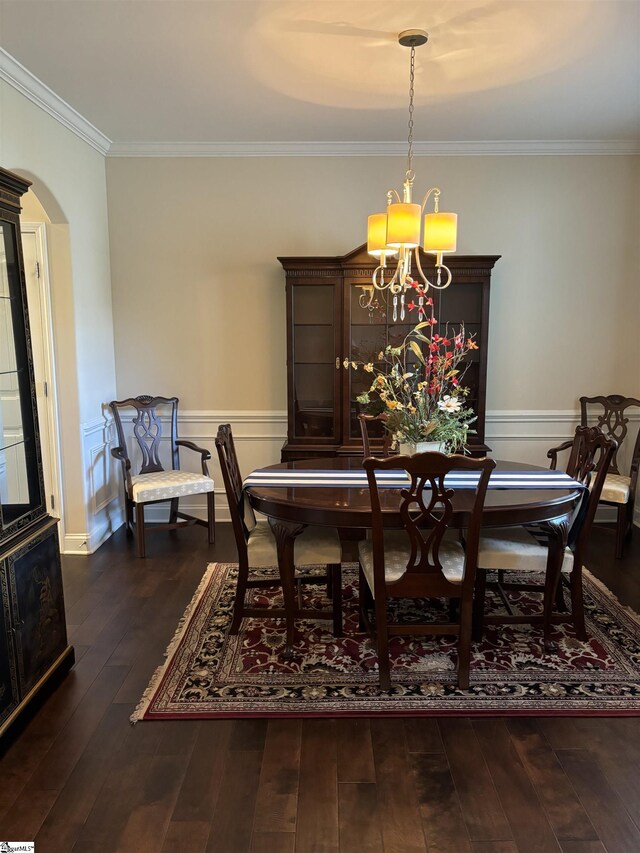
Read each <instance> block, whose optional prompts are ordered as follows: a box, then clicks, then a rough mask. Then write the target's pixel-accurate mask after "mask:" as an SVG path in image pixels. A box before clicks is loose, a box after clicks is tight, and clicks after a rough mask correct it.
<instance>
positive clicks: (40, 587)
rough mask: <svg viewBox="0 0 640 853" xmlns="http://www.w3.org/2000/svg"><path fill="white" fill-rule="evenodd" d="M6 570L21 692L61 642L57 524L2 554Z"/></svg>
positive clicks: (62, 623) (64, 637)
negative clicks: (11, 550)
mask: <svg viewBox="0 0 640 853" xmlns="http://www.w3.org/2000/svg"><path fill="white" fill-rule="evenodd" d="M7 575H8V582H9V592H10V597H11V616H12V621H13V624H14V626H15V628H16V634H15V637H16V655H17V660H18V682H19V687H20V695H21V696H24V695H25V694H26V693H28V692H29V690H30V689H31V688H32V687H33V686H34V685H35V684H36V683H37V681H38V680H39V679H40V678H41V677H42V675H44V673H45V672H46V670H47V669H48V668H49V667H50V666H51V664H52V663H53V662H54V661H55V659H56V658H57V657H58V656H59V655H61V654H62V652H63V651H64V650H65V648H66V645H67V631H66V626H65V615H64V596H63V592H62V570H61V565H60V551H59V548H58V531H57V528H56V527H55V526H51V527H48V528H47V529H45V530H44V531H43V532H42V533H40V534H39V535H38V536H36V537H35V538H34V539H32V540H31V541H30V542H28V544H26V545H25V546H24V547H23V548H20V549H19V550H17V551H14V552H13V553H12V554H11V555H10V556H9V557H8V558H7Z"/></svg>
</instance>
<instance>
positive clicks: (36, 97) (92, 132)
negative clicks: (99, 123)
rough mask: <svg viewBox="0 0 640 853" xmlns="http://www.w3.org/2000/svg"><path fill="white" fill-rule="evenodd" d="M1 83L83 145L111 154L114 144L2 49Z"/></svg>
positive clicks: (0, 61) (0, 56)
mask: <svg viewBox="0 0 640 853" xmlns="http://www.w3.org/2000/svg"><path fill="white" fill-rule="evenodd" d="M0 79H2V80H4V81H5V83H8V84H9V85H10V86H12V87H13V88H14V89H15V90H16V91H18V92H20V94H21V95H24V97H25V98H27V99H28V100H30V101H31V103H33V104H35V105H36V106H38V107H40V109H41V110H44V111H45V112H46V113H47V114H48V115H50V116H51V117H52V118H54V119H55V120H56V121H57V122H59V123H60V124H61V125H63V126H64V127H66V128H67V130H70V131H71V132H72V133H74V134H75V135H76V136H77V137H79V138H80V139H82V140H83V142H86V143H88V144H89V145H90V146H91V147H92V148H95V150H96V151H99V152H100V153H101V154H104V155H106V154H107V152H108V151H109V147H110V146H111V140H110V139H109V138H108V137H107V136H105V135H104V133H102V132H101V131H100V130H98V128H97V127H95V126H94V125H92V124H91V122H90V121H87V119H86V118H84V116H82V115H80V113H79V112H78V111H77V110H74V108H73V107H72V106H70V105H69V104H68V103H67V102H66V101H64V100H63V99H62V98H61V97H60V96H59V95H56V93H55V92H54V91H53V90H52V89H50V88H49V87H48V86H47V85H46V84H45V83H43V82H42V80H39V79H38V77H36V76H35V74H32V73H31V71H29V70H28V69H27V68H25V67H24V65H21V64H20V63H19V62H18V60H17V59H14V58H13V56H11V54H10V53H7V51H6V50H3V49H2V48H0Z"/></svg>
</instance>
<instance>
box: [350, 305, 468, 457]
mask: <svg viewBox="0 0 640 853" xmlns="http://www.w3.org/2000/svg"><path fill="white" fill-rule="evenodd" d="M432 305H433V303H432V301H431V300H430V299H429V300H428V303H427V307H432ZM415 307H418V306H415ZM420 308H421V309H422V305H420ZM424 316H426V312H425V311H424V309H423V310H421V311H420V313H419V317H424ZM436 324H437V320H435V318H434V317H433V315H432V316H431V317H428V318H427V319H425V320H422V321H421V322H419V323H418V324H417V325H416V326H415V328H413V329H412V330H411V331H410V332H409V334H408V335H407V336H406V337H405V339H404V341H403V342H402V344H401V345H400V346H397V347H392V346H388V347H386V349H384V350H381V351H380V352H378V353H377V364H375V365H374V363H373V361H369V362H357V361H349V360H348V359H345V361H344V362H343V365H344V367H345V368H351V369H353V370H358V368H359V367H361V368H362V369H363V370H364V371H366V372H367V373H371V374H372V376H373V378H372V381H371V386H370V388H369V390H368V391H365V392H364V393H363V394H360V395H358V397H357V398H356V399H357V400H358V402H359V403H360V404H361V405H363V406H365V407H366V408H367V411H368V412H370V413H371V414H379V413H380V412H386V414H387V421H386V424H385V428H386V429H387V431H388V432H389V433H391V435H392V437H393V441H394V445H397V444H398V443H410V444H417V443H418V442H422V441H434V442H443V443H444V444H445V445H446V449H447V451H448V452H449V453H456V452H458V451H461V450H463V449H464V446H465V444H466V440H467V434H468V432H469V427H470V425H471V424H472V423H473V422H474V421H475V420H476V416H475V414H474V412H473V410H472V409H470V408H467V407H466V406H465V398H466V397H468V395H469V392H470V389H469V388H467V387H465V386H464V385H463V379H464V374H465V372H466V370H467V368H468V367H469V362H468V361H465V360H466V358H467V356H468V354H469V352H470V351H471V350H477V349H478V345H477V344H476V342H475V341H474V336H473V335H471V336H469V337H467V336H466V334H465V329H464V325H462V326H460V328H459V329H458V330H457V331H455V330H454V329H451V330H450V329H449V327H447V328H446V330H445V334H444V336H441V335H438V334H434V333H433V326H435V325H436ZM425 332H428V333H427V334H425ZM411 355H413V357H414V358H413V359H411V358H410V356H411Z"/></svg>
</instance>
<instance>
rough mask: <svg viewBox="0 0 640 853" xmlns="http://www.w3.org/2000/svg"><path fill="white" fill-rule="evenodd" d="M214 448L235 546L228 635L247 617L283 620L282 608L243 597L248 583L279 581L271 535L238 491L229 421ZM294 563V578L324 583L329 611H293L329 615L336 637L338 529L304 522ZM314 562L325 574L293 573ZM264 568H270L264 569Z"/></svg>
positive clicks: (338, 634) (307, 615)
mask: <svg viewBox="0 0 640 853" xmlns="http://www.w3.org/2000/svg"><path fill="white" fill-rule="evenodd" d="M216 448H217V450H218V458H219V460H220V469H221V471H222V479H223V482H224V487H225V491H226V493H227V500H228V503H229V513H230V515H231V523H232V525H233V533H234V536H235V540H236V547H237V549H238V585H237V588H236V597H235V603H234V608H233V621H232V624H231V629H230V633H231V634H237V633H238V631H239V630H240V624H241V622H242V620H243V619H244V618H245V617H247V616H253V617H262V618H266V619H282V618H284V617H285V615H286V614H285V610H284V609H283V608H273V607H250V606H247V604H246V602H245V597H246V592H247V589H248V588H252V587H263V588H264V587H273V586H280V585H281V579H280V575H279V573H278V552H277V545H276V538H275V536H274V534H273V532H272V530H271V527H270V526H269V522H268V521H258V520H256V517H255V514H254V512H253V509H252V507H251V505H250V503H249V501H248V500H247V498H246V495H245V494H244V493H243V489H242V475H241V474H240V466H239V465H238V457H237V456H236V450H235V445H234V442H233V434H232V432H231V426H230V425H229V424H222V425H221V426H220V427H218V434H217V436H216ZM294 565H295V568H296V580H297V581H298V583H309V584H319V583H321V584H326V585H327V594H328V595H329V596H330V597H331V599H332V609H331V610H330V611H326V610H316V609H313V610H312V609H303V608H302V607H298V610H297V615H298V616H300V617H302V618H306V619H331V621H332V623H333V634H334V636H336V637H341V636H342V548H341V545H340V537H339V536H338V531H337V530H334V529H332V528H325V527H306V528H305V529H304V531H303V532H302V533H301V534H300V535H299V536H297V537H296V540H295V545H294ZM318 565H321V566H326V567H327V571H326V574H325V575H317V574H315V575H311V574H306V575H304V574H298V569H299V568H308V567H310V566H318ZM265 569H271V570H272V571H271V572H265V571H264V570H265ZM252 570H257V571H255V574H256V575H259V576H258V577H253V578H250V577H249V575H250V572H251V571H252ZM265 575H266V576H265ZM298 598H299V599H300V594H299V596H298Z"/></svg>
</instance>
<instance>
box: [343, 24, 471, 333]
mask: <svg viewBox="0 0 640 853" xmlns="http://www.w3.org/2000/svg"><path fill="white" fill-rule="evenodd" d="M428 38H429V37H428V34H427V33H426V32H424V30H404V31H403V32H401V33H400V35H399V36H398V41H399V43H400V44H401V45H403V46H404V47H409V48H411V65H410V74H409V136H408V146H409V147H408V153H407V171H406V173H405V177H404V184H403V191H402V197H400V194H399V193H398V192H397V191H396V190H394V189H392V190H389V191H388V192H387V209H386V211H385V212H384V213H374V214H372V215H371V216H370V217H369V220H368V229H367V252H368V253H369V254H370V255H372V256H373V257H375V258H379V261H380V263H379V266H378V267H377V268H376V269H375V271H374V273H373V279H372V285H369V286H367V287H366V288H363V290H364V293H363V294H362V296H361V298H360V304H361V305H362V307H364V308H371V307H372V305H373V300H374V295H375V292H376V291H382V290H388V291H389V292H390V293H391V294H392V296H393V319H394V321H396V320H397V319H398V302H399V303H400V305H399V307H400V319H401V320H404V317H405V294H406V292H407V290H408V289H409V288H410V287H411V286H412V284H414V281H417V283H418V285H419V286H420V288H421V290H422V291H424V292H426V291H427V290H428V289H429V288H430V287H433V288H436V289H437V290H444V288H445V287H448V286H449V285H450V284H451V271H450V270H449V269H448V267H446V266H445V265H444V263H443V257H444V255H445V254H446V253H447V252H455V250H456V235H457V227H458V216H457V214H455V213H445V212H442V211H440V210H439V203H440V190H439V188H438V187H432V188H431V189H430V190H428V191H427V193H426V195H425V196H424V198H423V200H422V204H416V203H415V202H414V201H413V198H412V195H413V183H414V180H415V172H414V171H413V168H412V162H413V110H414V107H413V91H414V79H415V52H416V47H419V46H420V45H422V44H426V42H427V40H428ZM430 200H432V203H433V212H426V210H427V205H428V204H429V201H430ZM420 248H422V249H423V250H424V251H425V252H429V253H430V254H433V255H435V271H436V280H435V281H430V280H429V279H428V278H427V276H426V275H425V273H424V271H423V269H422V266H421V264H420ZM390 258H393V259H394V261H393V264H394V266H393V267H392V266H391V265H389V268H388V267H387V261H388V259H390ZM423 298H424V297H423V296H421V297H420V299H421V300H422V299H423Z"/></svg>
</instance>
